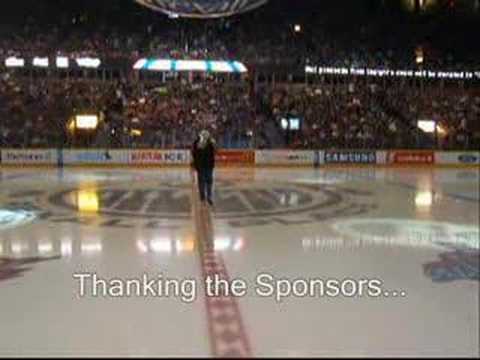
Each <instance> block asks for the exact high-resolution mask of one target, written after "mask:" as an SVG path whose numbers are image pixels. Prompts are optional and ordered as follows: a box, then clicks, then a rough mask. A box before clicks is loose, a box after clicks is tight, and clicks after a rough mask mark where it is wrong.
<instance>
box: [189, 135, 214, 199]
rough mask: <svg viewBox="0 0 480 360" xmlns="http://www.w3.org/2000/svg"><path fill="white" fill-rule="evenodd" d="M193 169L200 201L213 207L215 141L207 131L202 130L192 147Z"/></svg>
mask: <svg viewBox="0 0 480 360" xmlns="http://www.w3.org/2000/svg"><path fill="white" fill-rule="evenodd" d="M192 159H193V167H194V168H195V170H196V171H197V179H198V190H199V192H200V200H201V201H202V203H203V202H205V200H207V202H208V204H209V205H210V206H213V201H212V188H213V170H214V169H215V140H214V139H213V138H212V136H211V135H210V133H209V132H208V131H207V130H202V131H201V132H200V135H199V136H198V138H197V139H196V140H195V142H194V143H193V147H192Z"/></svg>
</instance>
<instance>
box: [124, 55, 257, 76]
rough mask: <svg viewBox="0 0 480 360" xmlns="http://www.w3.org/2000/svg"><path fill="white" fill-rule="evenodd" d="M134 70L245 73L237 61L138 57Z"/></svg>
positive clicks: (245, 70) (243, 67)
mask: <svg viewBox="0 0 480 360" xmlns="http://www.w3.org/2000/svg"><path fill="white" fill-rule="evenodd" d="M133 68H134V69H135V70H150V71H171V72H180V71H198V72H212V73H238V74H241V73H246V72H247V71H248V70H247V68H246V66H245V65H244V64H242V63H241V62H238V61H210V60H165V59H140V60H138V61H137V62H136V63H135V65H134V66H133Z"/></svg>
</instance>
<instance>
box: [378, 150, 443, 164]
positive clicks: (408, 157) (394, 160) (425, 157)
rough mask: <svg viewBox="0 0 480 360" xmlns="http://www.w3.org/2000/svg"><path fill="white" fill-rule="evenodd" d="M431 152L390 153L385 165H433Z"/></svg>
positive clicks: (433, 158) (432, 153)
mask: <svg viewBox="0 0 480 360" xmlns="http://www.w3.org/2000/svg"><path fill="white" fill-rule="evenodd" d="M434 162H435V154H434V152H433V151H390V152H389V153H388V158H387V163H389V164H433V163H434Z"/></svg>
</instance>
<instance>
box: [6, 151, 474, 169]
mask: <svg viewBox="0 0 480 360" xmlns="http://www.w3.org/2000/svg"><path fill="white" fill-rule="evenodd" d="M216 161H217V164H218V165H220V166H236V165H238V166H266V167H268V166H293V167H294V166H299V167H324V166H446V167H448V166H452V167H480V152H479V151H429V150H381V151H377V150H312V151H309V150H219V151H218V152H217V155H216ZM190 163H191V155H190V151H189V150H158V149H133V150H130V149H128V150H127V149H115V150H107V149H8V148H6V149H0V165H2V166H58V167H63V166H101V167H103V166H105V167H108V166H188V165H189V164H190Z"/></svg>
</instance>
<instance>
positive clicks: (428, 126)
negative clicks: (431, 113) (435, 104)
mask: <svg viewBox="0 0 480 360" xmlns="http://www.w3.org/2000/svg"><path fill="white" fill-rule="evenodd" d="M417 127H418V128H419V129H421V130H423V131H424V132H426V133H430V134H431V133H434V132H435V121H433V120H418V122H417ZM437 132H438V133H439V134H442V135H443V134H445V133H446V131H445V129H443V128H442V127H441V126H440V125H437Z"/></svg>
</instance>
